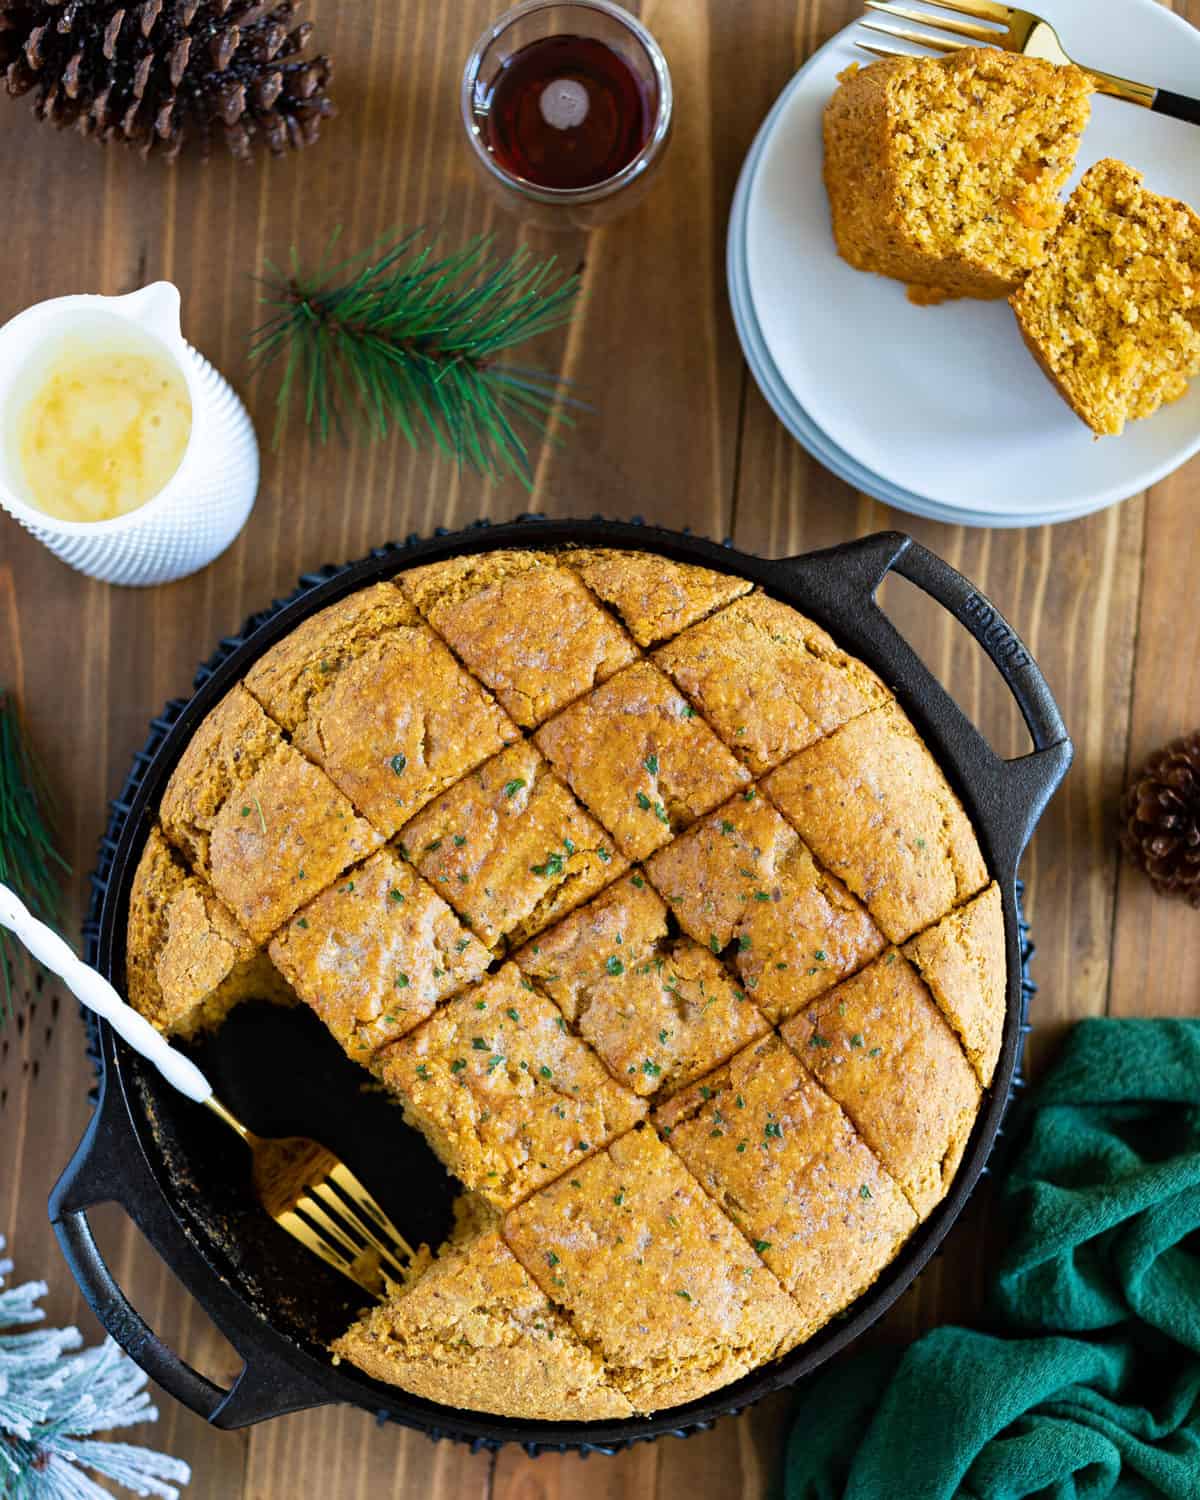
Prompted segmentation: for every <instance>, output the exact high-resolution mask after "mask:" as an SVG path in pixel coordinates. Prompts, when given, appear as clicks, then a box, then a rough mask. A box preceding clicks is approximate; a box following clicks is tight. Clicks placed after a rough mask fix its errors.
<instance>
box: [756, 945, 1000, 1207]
mask: <svg viewBox="0 0 1200 1500" xmlns="http://www.w3.org/2000/svg"><path fill="white" fill-rule="evenodd" d="M781 1034H782V1036H783V1039H784V1041H785V1042H787V1044H788V1046H790V1047H791V1048H792V1050H793V1051H794V1052H795V1053H796V1055H797V1056H798V1057H799V1058H800V1060H801V1062H803V1063H804V1064H805V1065H806V1066H807V1067H808V1068H809V1069H810V1070H811V1071H812V1072H813V1073H815V1074H816V1076H817V1078H818V1080H819V1081H820V1082H821V1083H822V1084H823V1085H824V1086H825V1088H826V1089H827V1090H828V1092H829V1093H830V1094H832V1095H833V1097H834V1098H835V1099H836V1100H837V1102H838V1103H839V1104H840V1105H841V1106H842V1108H843V1109H844V1110H845V1111H846V1113H847V1114H848V1115H849V1116H850V1119H851V1122H852V1123H853V1125H854V1127H855V1129H856V1130H857V1131H858V1133H859V1134H860V1135H861V1136H862V1138H863V1140H864V1141H866V1143H867V1145H868V1146H870V1148H871V1150H872V1151H874V1152H875V1154H876V1155H877V1156H878V1157H879V1159H880V1161H882V1163H883V1165H884V1166H885V1167H886V1168H887V1170H888V1171H889V1172H890V1173H891V1174H892V1176H893V1177H894V1178H895V1179H896V1181H897V1182H898V1183H899V1184H900V1186H901V1187H902V1188H903V1189H904V1192H905V1194H906V1195H907V1197H908V1201H909V1202H910V1203H911V1204H912V1206H913V1208H915V1209H916V1211H917V1213H918V1214H919V1215H920V1217H921V1218H922V1219H924V1218H925V1217H926V1215H927V1214H928V1213H929V1212H930V1211H931V1210H932V1209H933V1208H934V1207H935V1206H936V1205H937V1204H938V1203H940V1202H941V1200H942V1199H943V1198H944V1197H945V1195H946V1192H947V1190H948V1189H949V1187H950V1184H951V1182H952V1181H953V1179H954V1174H955V1172H956V1171H957V1170H958V1164H959V1162H960V1161H961V1160H962V1154H963V1151H964V1149H965V1148H966V1144H967V1138H968V1137H969V1136H970V1134H971V1126H972V1125H973V1124H974V1122H975V1116H976V1113H977V1112H978V1110H979V1100H980V1089H979V1084H978V1082H977V1081H976V1079H975V1074H974V1073H973V1072H972V1070H971V1065H970V1064H969V1063H968V1062H967V1059H966V1057H965V1056H964V1055H963V1050H962V1048H961V1047H960V1046H959V1044H958V1039H957V1038H956V1037H955V1035H954V1033H953V1031H951V1029H950V1027H949V1025H948V1023H947V1022H946V1021H945V1020H944V1018H943V1016H942V1013H941V1011H940V1010H938V1008H937V1005H936V1004H935V1003H934V1000H933V997H932V996H931V995H930V993H929V991H928V990H927V989H926V988H925V985H924V984H923V983H922V982H921V978H920V975H918V973H917V971H916V970H915V969H914V968H913V966H912V965H911V964H910V963H909V962H908V960H907V959H905V958H903V957H902V956H901V955H900V954H899V953H898V952H897V951H896V950H895V949H894V948H893V949H890V950H889V951H888V952H887V953H885V954H884V956H883V957H882V958H880V959H877V960H876V961H875V962H874V963H873V964H872V965H871V966H870V967H869V968H867V969H864V970H863V971H862V973H861V974H856V975H855V976H854V978H853V979H847V980H846V981H845V983H844V984H840V985H839V986H838V987H837V989H835V990H830V991H829V993H828V994H826V995H822V996H821V998H820V999H819V1000H816V1001H814V1002H813V1004H812V1005H810V1006H809V1007H808V1009H807V1010H805V1011H802V1012H801V1013H800V1014H799V1015H798V1016H795V1017H793V1019H792V1020H790V1021H789V1022H788V1023H787V1025H786V1026H784V1028H783V1031H782V1033H781Z"/></svg>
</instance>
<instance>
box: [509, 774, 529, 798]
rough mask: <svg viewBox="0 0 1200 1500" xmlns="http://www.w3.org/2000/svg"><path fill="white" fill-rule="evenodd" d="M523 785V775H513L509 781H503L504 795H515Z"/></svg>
mask: <svg viewBox="0 0 1200 1500" xmlns="http://www.w3.org/2000/svg"><path fill="white" fill-rule="evenodd" d="M525 785H526V781H525V778H524V777H523V776H514V777H513V779H512V780H511V781H509V782H506V783H505V786H504V795H505V796H506V797H515V796H516V795H517V793H518V792H519V791H520V790H521V788H522V787H524V786H525Z"/></svg>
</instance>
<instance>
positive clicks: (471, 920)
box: [403, 740, 628, 947]
mask: <svg viewBox="0 0 1200 1500" xmlns="http://www.w3.org/2000/svg"><path fill="white" fill-rule="evenodd" d="M403 839H404V848H405V850H406V851H407V853H408V855H409V858H410V859H412V860H413V862H414V863H415V864H416V866H417V868H418V869H419V870H420V871H421V873H422V874H423V875H424V876H425V878H426V879H427V880H429V881H432V882H433V884H434V885H435V886H436V887H437V889H438V890H439V891H440V892H441V894H442V895H443V896H445V898H446V900H447V901H449V902H450V904H451V905H452V906H453V907H454V908H455V910H456V911H458V912H459V913H461V915H462V918H463V921H464V922H466V923H468V925H469V926H470V927H471V929H472V931H473V932H476V933H477V934H478V935H479V936H480V937H481V938H482V939H483V941H484V942H485V943H487V944H488V945H489V946H491V947H495V945H496V944H498V943H499V942H500V941H501V940H502V939H503V938H508V939H510V940H511V941H512V942H513V943H519V942H522V941H523V940H524V939H525V938H527V937H529V936H530V935H531V934H532V933H535V932H538V931H540V930H541V929H542V928H543V927H546V926H548V925H549V924H550V923H551V922H553V921H554V920H555V919H556V918H557V917H560V916H562V915H563V914H564V913H565V912H568V911H570V910H571V908H572V907H574V906H578V905H579V904H580V902H582V901H586V900H587V899H588V897H589V896H591V895H594V894H595V892H596V891H598V890H599V889H600V888H601V886H603V885H606V884H607V883H608V882H609V881H610V880H612V879H613V878H614V877H615V876H617V875H619V874H620V873H621V871H622V870H623V869H625V868H626V865H627V863H628V862H627V861H626V860H624V859H622V858H621V856H620V855H618V854H617V853H616V852H615V851H614V849H613V843H612V840H611V839H610V838H609V836H608V834H607V833H605V831H604V829H603V828H601V827H600V826H599V825H598V824H597V823H596V822H595V821H594V820H593V819H592V818H590V817H589V816H588V814H587V813H586V812H584V810H583V808H582V807H580V805H579V803H578V802H576V800H575V798H574V797H572V795H571V794H570V792H569V791H567V789H566V787H565V786H563V785H562V783H561V782H560V781H559V780H558V779H557V778H556V777H555V776H554V774H553V773H552V771H551V770H550V766H549V764H548V763H547V762H546V761H545V760H544V759H543V758H542V756H540V755H539V754H538V752H537V750H536V749H535V748H534V747H533V745H531V744H530V743H529V742H528V741H527V740H522V741H520V742H519V743H518V744H516V745H512V746H510V747H509V748H508V749H507V750H504V751H502V752H501V753H500V754H499V755H497V756H495V757H494V758H493V759H492V760H489V761H487V762H486V763H485V764H484V765H482V766H480V768H479V769H478V770H477V771H475V772H474V773H473V774H472V775H471V776H469V777H467V779H466V780H465V781H460V782H459V783H458V785H457V786H453V787H451V788H450V790H449V791H448V792H445V793H443V795H442V796H441V797H439V798H438V800H437V801H436V802H434V803H433V804H432V805H431V806H429V807H427V808H426V809H425V810H424V812H422V813H420V814H418V816H417V817H415V818H414V819H413V820H412V822H411V823H407V824H405V826H404V829H403Z"/></svg>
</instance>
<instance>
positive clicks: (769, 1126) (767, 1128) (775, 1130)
mask: <svg viewBox="0 0 1200 1500" xmlns="http://www.w3.org/2000/svg"><path fill="white" fill-rule="evenodd" d="M763 1135H769V1136H770V1137H771V1139H772V1140H776V1141H778V1140H782V1139H783V1126H782V1125H781V1124H780V1122H779V1121H778V1120H768V1121H767V1123H766V1124H765V1125H764V1126H763Z"/></svg>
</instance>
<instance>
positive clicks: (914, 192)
mask: <svg viewBox="0 0 1200 1500" xmlns="http://www.w3.org/2000/svg"><path fill="white" fill-rule="evenodd" d="M840 79H841V82H840V86H839V88H838V89H837V91H836V92H835V94H834V95H833V98H832V99H831V100H830V101H829V104H828V105H827V107H826V110H825V186H826V189H827V190H828V193H829V205H830V209H831V211H832V214H833V233H834V238H835V239H836V241H837V247H838V252H839V254H840V255H841V256H842V258H843V259H844V260H847V261H849V263H850V264H851V265H852V266H855V267H857V269H858V270H860V271H877V272H878V273H879V274H880V275H883V276H893V277H895V278H896V279H897V280H899V281H905V282H909V283H911V284H913V285H916V286H921V287H928V288H932V289H933V290H934V291H935V293H940V294H943V295H948V296H955V297H1006V296H1007V295H1008V294H1009V292H1011V291H1013V290H1014V289H1015V288H1016V287H1017V286H1019V285H1020V283H1021V280H1022V278H1023V277H1024V276H1025V275H1026V274H1027V272H1028V271H1029V270H1030V268H1031V267H1033V266H1036V265H1038V264H1039V263H1040V261H1041V260H1042V258H1043V257H1044V255H1045V251H1046V238H1047V235H1048V233H1049V231H1050V230H1052V229H1053V228H1054V226H1055V225H1056V224H1057V222H1058V218H1059V215H1060V213H1061V212H1062V205H1061V203H1060V202H1059V199H1058V194H1059V191H1060V190H1061V189H1062V187H1063V186H1064V185H1065V183H1066V181H1067V178H1068V177H1069V176H1070V175H1071V171H1072V169H1073V167H1074V164H1075V154H1076V152H1077V151H1078V149H1079V141H1080V137H1081V136H1082V134H1083V130H1084V127H1085V126H1086V125H1087V122H1088V119H1089V117H1090V114H1091V104H1090V95H1091V94H1092V93H1093V92H1094V85H1093V83H1092V81H1091V79H1090V78H1089V77H1088V76H1087V74H1086V73H1084V72H1083V71H1082V70H1081V69H1079V68H1076V67H1061V68H1060V67H1055V66H1054V64H1052V63H1048V62H1043V61H1041V60H1040V59H1039V58H1034V57H1024V56H1021V55H1018V54H1012V53H1005V52H1001V51H999V50H998V49H996V48H995V47H973V48H966V49H964V50H963V51H961V52H957V53H954V54H953V55H952V56H950V57H915V56H914V57H904V58H889V59H887V60H885V61H883V62H877V63H872V64H871V66H870V67H867V68H858V67H852V68H849V69H847V70H846V72H844V73H842V74H841V75H840ZM924 300H934V299H932V298H926V299H924Z"/></svg>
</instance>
